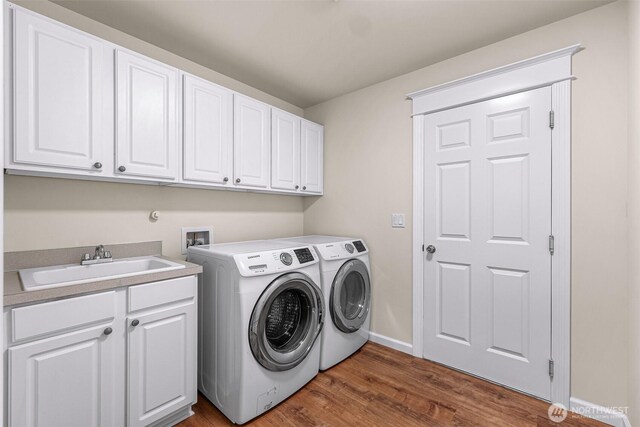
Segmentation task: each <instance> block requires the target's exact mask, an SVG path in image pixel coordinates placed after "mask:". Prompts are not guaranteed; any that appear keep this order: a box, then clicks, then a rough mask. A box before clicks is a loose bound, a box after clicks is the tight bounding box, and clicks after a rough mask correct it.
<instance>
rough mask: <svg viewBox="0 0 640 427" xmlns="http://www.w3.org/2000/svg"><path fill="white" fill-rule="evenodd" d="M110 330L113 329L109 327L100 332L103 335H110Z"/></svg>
mask: <svg viewBox="0 0 640 427" xmlns="http://www.w3.org/2000/svg"><path fill="white" fill-rule="evenodd" d="M111 332H113V329H111V328H107V329H105V330H104V331H102V333H103V334H105V335H111Z"/></svg>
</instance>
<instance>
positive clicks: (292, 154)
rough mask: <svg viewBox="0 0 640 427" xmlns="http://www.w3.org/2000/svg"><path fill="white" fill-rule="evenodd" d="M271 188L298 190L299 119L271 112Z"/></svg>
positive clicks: (278, 112) (273, 110) (281, 112)
mask: <svg viewBox="0 0 640 427" xmlns="http://www.w3.org/2000/svg"><path fill="white" fill-rule="evenodd" d="M271 188H276V189H282V190H294V191H295V190H297V189H299V188H300V118H299V117H296V116H294V115H293V114H289V113H287V112H284V111H281V110H276V109H272V110H271Z"/></svg>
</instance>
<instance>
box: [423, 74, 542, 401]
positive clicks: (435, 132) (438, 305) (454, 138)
mask: <svg viewBox="0 0 640 427" xmlns="http://www.w3.org/2000/svg"><path fill="white" fill-rule="evenodd" d="M550 109H551V89H550V88H549V87H545V88H541V89H536V90H532V91H528V92H523V93H518V94H515V95H510V96H505V97H502V98H497V99H493V100H489V101H484V102H480V103H476V104H472V105H467V106H463V107H459V108H454V109H450V110H446V111H441V112H437V113H433V114H430V115H427V116H425V141H424V142H425V177H424V178H425V199H424V200H425V207H424V208H425V224H424V227H425V228H424V230H425V246H427V245H429V246H431V247H430V248H429V247H428V248H427V252H425V257H424V357H425V358H426V359H430V360H434V361H436V362H439V363H443V364H445V365H449V366H452V367H454V368H457V369H460V370H463V371H466V372H469V373H471V374H474V375H477V376H480V377H483V378H487V379H489V380H491V381H495V382H497V383H500V384H504V385H506V386H508V387H512V388H515V389H518V390H521V391H524V392H526V393H529V394H532V395H535V396H538V397H541V398H544V399H549V398H550V393H551V378H550V376H549V358H550V356H551V254H550V252H549V235H550V233H551V129H550V128H549V111H550ZM429 249H433V250H435V252H433V253H429V251H428V250H429Z"/></svg>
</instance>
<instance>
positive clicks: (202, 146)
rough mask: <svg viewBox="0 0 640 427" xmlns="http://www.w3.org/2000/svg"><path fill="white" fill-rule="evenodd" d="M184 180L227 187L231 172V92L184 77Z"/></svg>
mask: <svg viewBox="0 0 640 427" xmlns="http://www.w3.org/2000/svg"><path fill="white" fill-rule="evenodd" d="M183 87H184V91H183V97H184V104H183V105H184V107H183V108H184V124H183V126H184V153H183V161H184V163H183V165H184V171H183V172H184V173H183V178H184V179H185V180H189V181H199V182H205V183H206V182H208V183H216V184H226V183H227V182H228V181H229V179H231V176H232V171H233V158H232V154H233V92H231V91H230V90H229V89H225V88H223V87H221V86H218V85H215V84H213V83H209V82H207V81H205V80H201V79H199V78H197V77H193V76H190V75H185V76H184V86H183Z"/></svg>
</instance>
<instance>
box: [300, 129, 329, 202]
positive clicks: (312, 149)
mask: <svg viewBox="0 0 640 427" xmlns="http://www.w3.org/2000/svg"><path fill="white" fill-rule="evenodd" d="M323 144H324V127H323V126H321V125H319V124H316V123H312V122H310V121H307V120H303V121H302V144H301V145H302V149H301V156H302V157H301V168H300V169H301V183H302V191H303V192H306V193H317V194H322V179H323V178H322V168H323V160H322V148H323Z"/></svg>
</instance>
